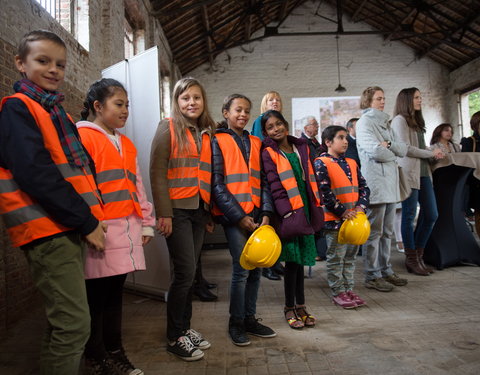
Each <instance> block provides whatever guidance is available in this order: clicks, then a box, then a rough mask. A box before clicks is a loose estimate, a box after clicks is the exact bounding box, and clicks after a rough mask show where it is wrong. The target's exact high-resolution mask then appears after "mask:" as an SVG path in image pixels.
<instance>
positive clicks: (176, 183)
mask: <svg viewBox="0 0 480 375" xmlns="http://www.w3.org/2000/svg"><path fill="white" fill-rule="evenodd" d="M169 120H170V159H169V161H168V171H167V179H168V192H169V194H170V199H183V198H190V197H193V196H194V195H196V194H198V193H199V192H200V197H201V198H202V200H203V201H204V202H205V203H206V204H210V192H211V183H212V181H211V180H212V145H211V144H210V135H209V134H208V133H203V134H202V149H201V151H200V155H199V154H198V151H197V145H196V143H195V140H194V139H193V135H192V133H191V132H190V130H189V129H186V132H187V140H188V150H186V151H185V152H184V153H183V154H180V151H179V149H178V145H177V143H176V141H175V129H174V127H173V120H172V119H171V118H170V119H169Z"/></svg>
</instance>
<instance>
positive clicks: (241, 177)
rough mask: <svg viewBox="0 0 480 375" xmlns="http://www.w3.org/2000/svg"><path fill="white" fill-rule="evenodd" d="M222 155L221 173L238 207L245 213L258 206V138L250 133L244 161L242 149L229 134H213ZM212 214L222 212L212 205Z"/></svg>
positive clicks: (221, 213)
mask: <svg viewBox="0 0 480 375" xmlns="http://www.w3.org/2000/svg"><path fill="white" fill-rule="evenodd" d="M215 137H216V138H217V141H218V145H219V147H220V150H221V151H222V155H223V169H224V170H223V174H224V176H225V185H226V187H227V190H228V191H229V192H230V193H232V194H233V196H234V197H235V199H236V200H237V202H238V203H239V204H240V207H242V208H243V210H244V211H245V213H246V214H249V213H250V212H252V211H253V208H254V207H257V208H259V207H260V202H261V197H260V194H261V182H260V148H261V146H262V141H261V140H260V138H258V137H255V136H253V135H250V136H249V138H250V159H249V161H248V165H247V163H246V162H245V158H244V157H243V154H242V151H241V150H240V148H239V147H238V145H237V143H236V142H235V139H233V137H232V136H231V135H230V134H227V133H218V134H215ZM213 214H214V215H218V216H220V215H223V212H222V211H220V209H219V208H218V207H217V206H216V205H214V207H213Z"/></svg>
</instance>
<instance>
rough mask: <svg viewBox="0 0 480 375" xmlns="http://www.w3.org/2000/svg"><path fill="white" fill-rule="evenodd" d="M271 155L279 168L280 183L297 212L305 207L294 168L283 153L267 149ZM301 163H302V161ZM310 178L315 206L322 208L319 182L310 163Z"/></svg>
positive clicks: (308, 180)
mask: <svg viewBox="0 0 480 375" xmlns="http://www.w3.org/2000/svg"><path fill="white" fill-rule="evenodd" d="M265 150H267V151H268V153H269V154H270V157H271V158H272V161H273V162H274V163H275V165H276V166H277V172H278V176H279V177H280V182H281V183H282V186H283V187H284V189H285V190H286V191H287V196H288V200H289V201H290V204H291V205H292V210H297V209H299V208H300V207H303V201H302V196H301V195H300V190H298V185H297V180H296V179H295V174H294V173H293V169H292V166H291V164H290V162H289V161H288V159H287V158H286V157H285V156H283V155H282V154H281V153H279V152H276V151H274V150H273V149H272V148H271V147H267V148H265ZM300 163H301V161H300ZM307 173H308V176H307V178H308V179H307V182H308V183H309V184H310V187H311V188H312V191H313V195H314V199H315V205H316V206H317V207H320V194H319V192H318V185H317V180H316V179H315V174H314V173H313V167H312V163H310V161H309V162H308V171H307Z"/></svg>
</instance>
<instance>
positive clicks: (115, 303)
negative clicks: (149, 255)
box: [85, 274, 127, 361]
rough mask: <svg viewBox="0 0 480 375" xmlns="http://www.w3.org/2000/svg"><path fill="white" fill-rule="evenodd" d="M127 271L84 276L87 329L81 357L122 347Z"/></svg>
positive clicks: (99, 355)
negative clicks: (89, 328)
mask: <svg viewBox="0 0 480 375" xmlns="http://www.w3.org/2000/svg"><path fill="white" fill-rule="evenodd" d="M126 278H127V274H123V275H115V276H109V277H101V278H98V279H89V280H85V285H86V287H87V298H88V306H89V308H90V318H91V333H90V338H89V339H88V342H87V345H86V346H85V357H86V358H93V359H96V360H98V361H101V360H103V359H104V358H106V356H107V353H106V352H107V351H109V352H112V351H115V350H119V349H121V348H122V300H123V284H124V283H125V280H126Z"/></svg>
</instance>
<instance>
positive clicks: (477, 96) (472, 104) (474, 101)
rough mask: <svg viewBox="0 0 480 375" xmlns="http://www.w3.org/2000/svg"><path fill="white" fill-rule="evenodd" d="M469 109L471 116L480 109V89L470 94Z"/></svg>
mask: <svg viewBox="0 0 480 375" xmlns="http://www.w3.org/2000/svg"><path fill="white" fill-rule="evenodd" d="M468 109H469V113H470V117H472V115H473V114H474V113H476V112H478V111H480V90H478V91H475V92H472V93H471V94H470V95H468Z"/></svg>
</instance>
